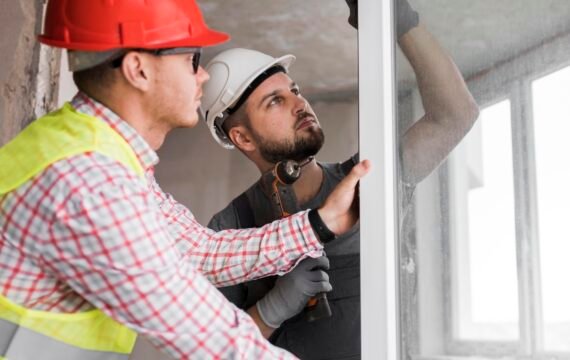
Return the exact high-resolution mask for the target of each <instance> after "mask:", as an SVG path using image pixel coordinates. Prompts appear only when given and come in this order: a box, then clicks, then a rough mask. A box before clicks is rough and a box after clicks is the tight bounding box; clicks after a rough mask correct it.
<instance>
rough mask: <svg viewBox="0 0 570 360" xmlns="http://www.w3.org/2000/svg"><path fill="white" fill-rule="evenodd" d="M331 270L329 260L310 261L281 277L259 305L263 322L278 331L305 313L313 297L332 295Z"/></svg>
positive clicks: (322, 258)
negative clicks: (328, 273)
mask: <svg viewBox="0 0 570 360" xmlns="http://www.w3.org/2000/svg"><path fill="white" fill-rule="evenodd" d="M328 268H329V259H328V258H327V257H325V256H322V257H320V258H316V259H313V258H307V259H305V260H303V261H301V262H300V263H299V264H298V265H297V267H296V268H295V269H293V270H292V271H291V272H289V273H287V274H285V275H283V276H281V277H279V278H278V279H277V281H276V282H275V286H274V287H273V289H271V291H269V292H268V293H267V294H266V295H265V296H264V297H263V298H262V299H261V300H259V301H258V302H257V304H256V306H257V311H258V312H259V315H260V316H261V319H262V320H263V322H264V323H265V324H266V325H267V326H270V327H272V328H275V329H276V328H278V327H279V326H281V324H282V323H283V321H285V320H287V319H289V318H291V317H293V316H295V315H297V314H298V313H299V312H301V311H302V310H303V308H304V307H305V306H306V305H307V302H308V301H309V299H310V298H311V297H313V296H315V295H316V294H318V293H321V292H329V291H331V290H332V286H331V284H330V283H329V276H328V275H327V273H326V272H325V271H324V270H328Z"/></svg>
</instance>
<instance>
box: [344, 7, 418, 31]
mask: <svg viewBox="0 0 570 360" xmlns="http://www.w3.org/2000/svg"><path fill="white" fill-rule="evenodd" d="M345 1H346V4H347V5H348V8H349V9H350V15H349V16H348V23H349V24H350V25H352V27H354V28H355V29H358V0H345ZM396 13H397V14H398V16H397V19H396V31H397V33H398V39H399V38H400V37H402V35H404V34H405V33H407V32H408V31H410V29H412V28H414V27H416V26H418V22H419V16H418V13H417V11H415V10H414V9H412V7H411V6H410V3H408V1H407V0H398V1H397V2H396Z"/></svg>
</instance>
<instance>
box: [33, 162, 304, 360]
mask: <svg viewBox="0 0 570 360" xmlns="http://www.w3.org/2000/svg"><path fill="white" fill-rule="evenodd" d="M117 166H120V165H118V164H117ZM99 170H100V169H99ZM113 173H114V174H115V177H114V178H113V180H112V182H106V183H104V184H102V185H101V186H96V187H86V186H77V185H73V184H69V186H70V190H69V193H68V195H67V198H66V199H65V201H64V202H63V203H62V206H61V207H59V208H58V209H57V211H56V212H55V214H54V217H53V220H52V226H50V227H49V228H50V229H51V230H50V231H52V232H53V233H54V234H53V236H50V238H51V239H54V241H47V242H45V243H42V244H40V245H39V246H38V248H37V250H38V253H39V255H38V256H39V258H40V259H41V262H42V263H43V265H44V268H45V269H47V270H48V271H49V273H50V274H51V275H54V276H56V277H58V278H59V279H60V281H63V282H65V283H67V284H68V285H69V286H71V288H73V290H74V291H75V292H77V293H78V294H79V295H81V296H82V297H84V298H85V299H87V300H88V301H89V302H90V303H91V304H93V305H94V306H95V307H97V308H99V309H101V310H103V311H104V312H105V313H107V314H108V315H110V316H111V317H113V318H115V319H117V320H118V321H120V322H121V323H123V324H126V325H127V326H129V327H131V328H133V329H134V330H135V331H137V332H138V333H139V334H142V335H145V336H146V337H148V338H149V340H150V341H151V342H152V343H154V344H155V345H156V346H157V347H158V348H160V349H162V350H164V351H165V352H167V353H169V354H170V355H171V356H173V357H174V358H177V359H189V358H193V359H194V358H212V359H214V358H218V359H229V358H241V359H260V358H292V356H291V355H289V354H288V353H286V352H285V351H284V350H281V349H279V348H276V347H273V346H272V345H271V344H269V343H268V342H267V341H266V340H265V339H264V338H263V337H262V335H261V334H260V332H259V330H258V329H257V326H256V325H255V324H254V323H253V321H252V320H251V319H250V318H249V316H247V315H246V314H245V313H243V312H242V311H241V310H239V309H237V308H236V307H234V306H233V305H231V304H230V303H229V302H228V301H227V300H226V299H225V298H224V297H223V295H222V294H221V293H219V292H218V291H217V290H216V289H215V288H214V286H213V285H212V284H210V283H209V281H208V280H207V279H206V278H205V277H204V276H203V275H201V274H200V273H199V272H198V271H197V270H196V269H195V267H194V266H193V264H191V263H190V262H189V261H188V259H187V256H184V255H183V254H181V252H180V251H178V249H177V247H176V246H175V242H174V240H173V239H172V237H171V234H170V233H169V232H168V230H167V226H166V224H165V220H164V215H163V214H162V212H161V211H160V210H159V208H158V207H157V206H156V202H155V199H154V198H153V195H152V194H151V193H149V191H148V188H146V186H145V184H144V182H142V181H140V180H139V179H135V178H134V175H132V174H131V175H128V176H125V177H124V178H120V177H119V178H117V176H116V175H117V174H120V171H114V172H113ZM84 176H86V177H97V176H100V174H89V171H87V172H86V173H84ZM129 177H130V178H129ZM75 182H77V181H76V180H75ZM59 186H65V185H62V184H59ZM300 217H302V216H300ZM270 229H274V230H275V231H274V232H276V233H277V234H273V233H271V230H270ZM189 231H199V225H195V226H194V227H191V228H189ZM285 231H287V232H291V231H293V230H292V229H289V228H287V230H282V229H280V228H276V227H275V226H273V227H268V228H267V229H265V230H258V231H253V232H251V231H248V232H246V233H247V234H248V235H237V233H234V234H231V235H230V234H226V235H228V236H229V238H230V240H231V242H238V241H239V240H236V239H240V238H243V239H245V238H249V237H255V238H259V239H258V240H256V241H257V243H258V244H263V245H264V246H266V247H267V248H269V249H272V248H273V247H279V246H278V245H277V244H276V242H278V241H281V240H282V238H283V237H284V236H285ZM295 231H299V229H295ZM56 234H57V235H56ZM228 236H226V237H224V236H223V235H215V234H214V233H212V232H203V233H200V235H199V236H197V237H196V239H197V240H194V241H198V240H200V241H202V240H203V241H210V242H213V243H223V242H225V241H226V240H224V239H226V238H228ZM211 248H212V249H213V250H212V251H215V250H216V247H215V246H212V247H211ZM239 248H247V247H246V246H240V247H236V248H233V247H228V248H225V249H224V250H222V251H224V253H223V254H222V255H221V256H220V258H228V259H232V258H236V259H242V258H244V257H249V256H251V255H249V254H241V253H230V249H234V250H235V249H239ZM301 249H304V247H300V248H299V250H301ZM283 251H284V253H285V254H286V256H289V258H290V259H292V260H291V262H292V261H293V259H294V257H295V256H294V255H293V251H288V250H286V249H284V250H283ZM301 251H302V250H301ZM258 252H259V251H258ZM244 253H247V251H244ZM297 255H299V253H297ZM194 256H196V257H198V256H197V255H194ZM275 256H279V255H275ZM257 257H258V259H257V260H248V261H249V262H250V263H251V264H252V265H251V266H250V268H256V267H257V268H260V269H267V268H271V269H279V268H285V267H286V266H285V265H272V264H271V265H269V263H271V262H273V261H275V263H280V262H279V261H277V260H273V256H268V257H264V256H257ZM204 258H207V259H208V258H212V256H204ZM213 259H214V260H213V261H214V262H216V264H219V263H218V262H217V261H219V260H217V259H218V258H217V257H213ZM224 261H226V262H227V263H233V262H232V260H224ZM284 263H286V262H283V264H284ZM222 264H223V262H222ZM240 271H241V273H242V274H244V273H245V271H244V270H240ZM228 272H231V271H228ZM236 273H237V271H236Z"/></svg>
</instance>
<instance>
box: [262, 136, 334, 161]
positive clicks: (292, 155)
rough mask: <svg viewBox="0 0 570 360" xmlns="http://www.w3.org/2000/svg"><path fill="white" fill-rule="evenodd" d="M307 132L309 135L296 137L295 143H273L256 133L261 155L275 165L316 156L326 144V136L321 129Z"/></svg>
mask: <svg viewBox="0 0 570 360" xmlns="http://www.w3.org/2000/svg"><path fill="white" fill-rule="evenodd" d="M306 131H308V132H309V134H308V135H305V136H295V139H294V140H293V142H291V141H287V140H285V141H281V142H276V141H274V142H271V141H268V140H266V139H264V138H263V137H261V136H259V135H258V134H256V133H254V137H255V140H256V142H257V144H258V147H259V153H260V155H261V157H262V158H263V159H264V160H265V161H267V162H269V163H273V164H276V163H278V162H279V161H283V160H294V161H297V162H300V161H303V160H305V159H307V158H308V157H309V156H314V155H316V154H317V153H318V152H319V150H320V149H321V148H322V147H323V144H324V142H325V135H324V133H323V130H322V129H321V128H319V127H317V128H309V129H307V130H306Z"/></svg>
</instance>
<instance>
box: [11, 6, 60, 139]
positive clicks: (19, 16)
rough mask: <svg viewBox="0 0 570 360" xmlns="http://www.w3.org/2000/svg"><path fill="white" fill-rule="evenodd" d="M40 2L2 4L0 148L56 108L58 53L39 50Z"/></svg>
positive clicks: (40, 48) (43, 48) (41, 10)
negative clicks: (30, 123)
mask: <svg viewBox="0 0 570 360" xmlns="http://www.w3.org/2000/svg"><path fill="white" fill-rule="evenodd" d="M42 13H43V2H42V1H41V0H34V1H31V0H19V1H14V0H0V24H1V25H0V29H1V34H2V36H1V37H0V64H2V66H0V145H3V144H4V143H6V142H7V141H8V140H9V139H11V138H12V137H13V136H14V135H16V134H17V133H18V132H19V131H20V130H21V129H22V128H23V127H24V126H25V125H26V124H28V123H29V122H30V121H32V120H33V119H34V118H36V117H38V116H40V115H43V114H44V113H46V112H47V111H49V110H51V109H53V108H54V106H55V99H56V96H57V91H55V89H57V80H58V72H59V51H57V50H51V49H48V48H46V47H40V45H39V43H38V42H37V41H36V34H38V33H39V32H40V29H41V18H42Z"/></svg>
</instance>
